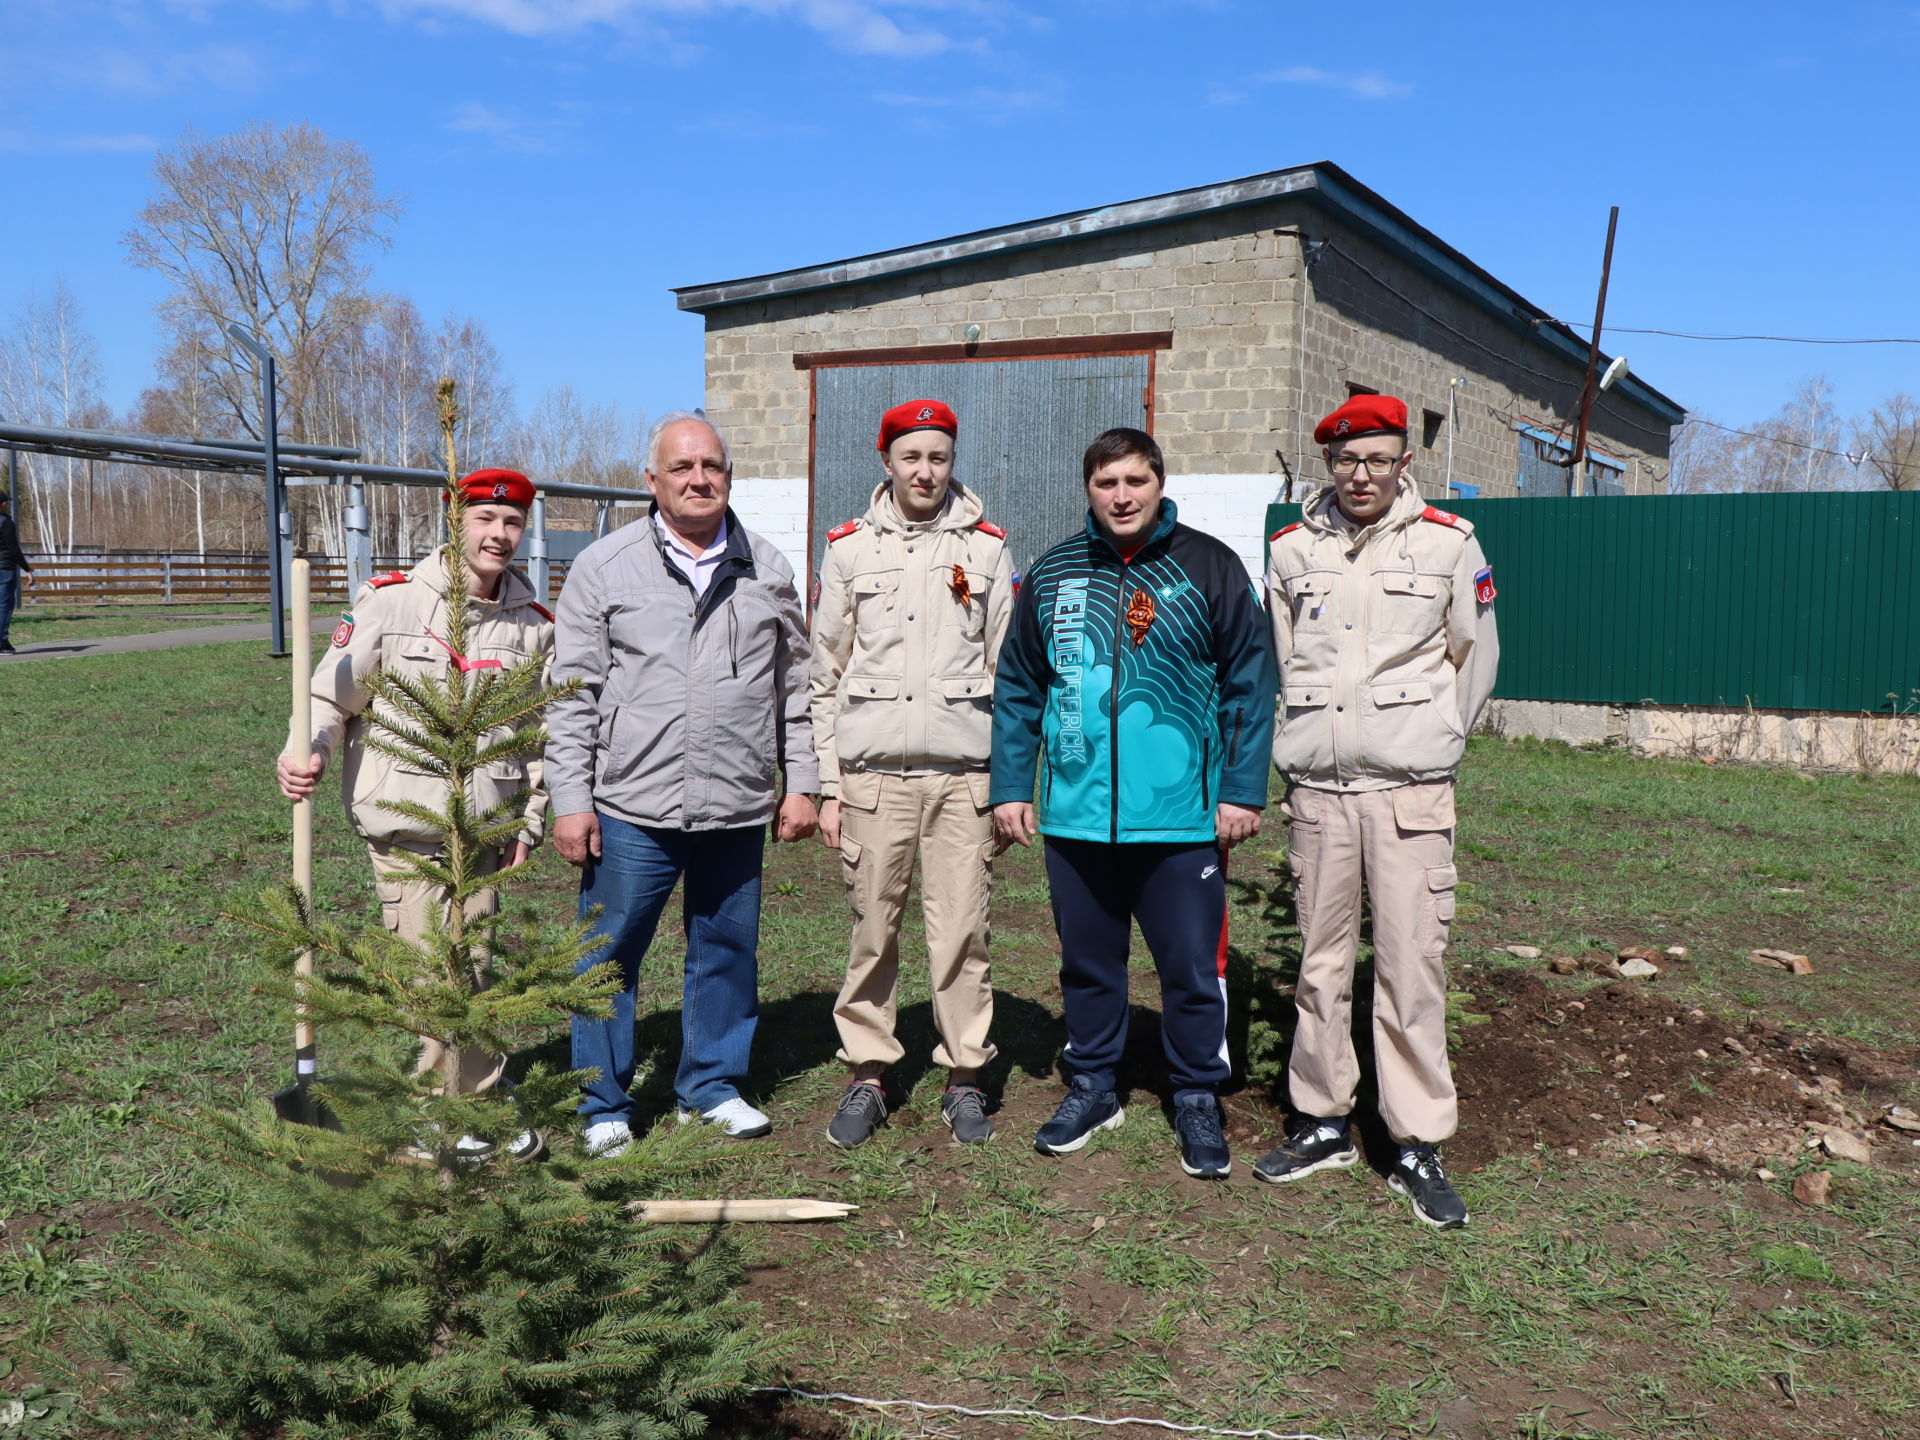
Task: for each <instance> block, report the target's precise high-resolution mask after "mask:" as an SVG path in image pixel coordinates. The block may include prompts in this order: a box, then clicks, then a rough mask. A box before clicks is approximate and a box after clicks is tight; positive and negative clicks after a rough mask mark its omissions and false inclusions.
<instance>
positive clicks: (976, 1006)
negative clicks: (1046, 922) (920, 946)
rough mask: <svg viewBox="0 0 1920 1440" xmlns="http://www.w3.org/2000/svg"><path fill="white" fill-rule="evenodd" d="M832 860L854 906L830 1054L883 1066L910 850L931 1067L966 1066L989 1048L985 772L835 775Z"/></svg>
mask: <svg viewBox="0 0 1920 1440" xmlns="http://www.w3.org/2000/svg"><path fill="white" fill-rule="evenodd" d="M839 785H840V795H839V799H840V867H841V874H842V876H843V877H844V878H845V880H846V884H847V899H848V901H849V903H850V904H851V906H852V908H853V940H852V943H851V945H850V946H849V949H848V956H847V978H846V983H845V984H843V985H842V986H841V988H840V997H839V999H838V1000H836V1001H835V1002H834V1007H833V1021H834V1024H835V1026H836V1027H837V1028H838V1029H839V1032H840V1058H841V1059H842V1060H844V1061H845V1062H846V1063H847V1064H849V1065H855V1066H861V1065H872V1066H890V1065H894V1064H896V1063H898V1062H899V1060H900V1059H901V1058H902V1057H903V1056H904V1055H905V1054H906V1049H905V1047H904V1046H902V1045H901V1043H900V1042H899V1040H897V1039H895V1038H894V1021H895V1018H896V1014H897V1011H898V1004H899V1001H898V996H899V984H900V917H901V915H902V914H903V912H904V911H905V909H906V903H907V891H908V888H909V887H910V886H911V885H912V883H913V862H914V858H915V856H918V857H919V859H920V905H921V914H922V917H923V918H924V920H925V923H926V936H927V962H928V967H929V969H930V971H931V979H932V985H933V1022H934V1027H935V1029H937V1030H938V1031H939V1032H940V1044H939V1046H938V1047H937V1048H936V1049H935V1050H934V1052H933V1060H934V1063H935V1064H936V1065H944V1066H946V1067H947V1068H948V1069H957V1070H972V1069H978V1068H980V1067H981V1066H983V1065H985V1064H986V1063H987V1062H988V1061H989V1060H991V1059H993V1057H994V1056H995V1055H996V1054H998V1053H999V1052H998V1051H997V1050H996V1049H995V1047H994V1046H993V1045H992V1044H991V1043H990V1042H989V1041H988V1039H987V1032H988V1030H989V1029H990V1028H991V1027H992V1024H993V984H992V978H991V970H990V966H989V964H988V959H987V946H988V935H987V908H988V903H989V896H990V894H991V890H992V885H993V812H992V810H991V808H990V807H989V806H988V804H987V789H988V777H987V775H986V773H985V772H984V771H974V772H971V773H968V774H960V775H949V774H914V775H880V774H873V773H867V772H857V771H842V772H841V775H840V782H839Z"/></svg>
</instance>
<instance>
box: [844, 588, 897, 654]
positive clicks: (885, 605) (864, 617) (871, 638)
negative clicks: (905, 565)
mask: <svg viewBox="0 0 1920 1440" xmlns="http://www.w3.org/2000/svg"><path fill="white" fill-rule="evenodd" d="M847 590H848V593H849V594H850V595H852V597H853V626H854V634H855V635H856V637H857V638H858V639H859V640H860V641H861V643H863V644H872V643H873V642H875V641H877V640H879V639H881V638H882V637H883V636H886V635H889V634H891V633H893V632H894V631H896V630H898V629H899V628H900V572H899V571H898V570H869V571H868V572H867V573H866V574H864V575H856V576H854V577H853V580H852V581H851V583H850V584H849V585H848V586H847Z"/></svg>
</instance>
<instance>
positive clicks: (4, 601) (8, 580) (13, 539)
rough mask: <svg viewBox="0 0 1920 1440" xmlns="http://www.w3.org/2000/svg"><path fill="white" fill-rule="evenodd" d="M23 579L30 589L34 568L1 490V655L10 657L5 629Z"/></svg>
mask: <svg viewBox="0 0 1920 1440" xmlns="http://www.w3.org/2000/svg"><path fill="white" fill-rule="evenodd" d="M22 576H25V577H26V581H27V585H28V586H29V587H31V586H32V585H33V565H32V564H31V562H29V561H28V559H27V552H26V551H24V550H22V549H21V548H20V527H19V526H18V525H16V524H14V523H13V496H12V495H11V494H9V493H8V492H7V491H5V490H0V655H11V654H13V642H12V641H11V640H9V639H7V627H8V626H10V625H11V624H12V623H13V607H14V606H15V605H17V604H18V603H19V601H20V578H21V577H22Z"/></svg>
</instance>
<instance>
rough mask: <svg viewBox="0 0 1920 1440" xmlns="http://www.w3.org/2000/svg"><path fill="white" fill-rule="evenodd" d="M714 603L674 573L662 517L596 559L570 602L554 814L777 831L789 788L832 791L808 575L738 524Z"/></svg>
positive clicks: (560, 663) (551, 762)
mask: <svg viewBox="0 0 1920 1440" xmlns="http://www.w3.org/2000/svg"><path fill="white" fill-rule="evenodd" d="M727 536H728V540H727V551H726V554H725V556H723V557H722V559H721V561H720V563H719V567H718V569H717V570H716V572H715V574H714V576H713V580H712V582H711V583H710V584H709V585H708V586H707V593H706V594H705V595H704V596H701V597H700V598H699V600H698V601H697V602H696V600H695V598H694V593H693V586H692V584H691V583H690V582H689V581H688V580H687V578H686V576H684V575H683V574H681V573H680V571H679V570H678V569H677V568H676V567H675V566H674V564H673V562H672V561H670V560H668V559H667V556H666V553H665V550H664V549H663V548H662V541H661V539H660V534H659V528H658V527H657V526H656V525H655V524H654V523H653V517H652V514H651V512H649V514H648V515H647V516H646V517H645V518H644V519H641V520H637V521H635V522H633V523H632V524H630V525H626V526H624V527H622V528H621V529H619V530H617V531H615V532H614V533H613V534H611V535H608V536H606V537H605V538H604V539H601V540H596V541H595V542H594V543H593V544H592V545H589V546H588V547H587V548H586V549H585V550H584V551H582V552H581V555H580V558H579V559H578V560H576V561H574V563H573V569H572V570H571V571H570V572H569V573H568V575H567V583H566V584H565V585H564V586H563V587H562V588H561V591H560V601H559V614H558V616H557V617H556V622H555V626H554V657H553V683H554V684H556V685H564V684H565V683H566V682H568V681H569V680H578V681H579V682H580V689H578V690H576V691H574V692H573V693H572V694H570V695H564V696H562V697H561V698H560V699H558V700H556V701H554V703H553V704H552V706H551V707H549V709H548V711H547V753H546V762H547V763H546V779H547V785H548V789H549V792H550V793H551V794H552V796H553V813H554V814H555V815H556V816H560V815H579V814H584V813H585V812H587V811H600V812H602V813H605V814H608V815H612V816H614V817H615V818H616V819H620V820H625V821H627V822H628V823H629V824H633V825H645V826H649V827H652V828H655V829H672V830H726V829H733V828H737V827H741V826H747V825H764V824H766V823H767V822H768V821H769V820H771V819H772V818H773V813H774V809H775V806H776V804H777V801H778V794H777V786H776V777H777V776H778V775H779V774H780V772H782V771H784V773H785V777H786V788H787V790H788V791H789V792H792V793H797V794H811V793H813V792H814V791H817V790H818V789H819V788H820V781H819V767H818V764H817V762H816V761H815V759H814V754H813V727H812V725H811V723H810V722H809V720H808V715H807V711H808V701H809V691H808V684H807V676H808V666H809V661H810V658H811V657H810V652H809V650H808V646H807V624H806V617H805V615H804V613H803V612H802V610H801V608H800V593H799V591H798V590H796V589H795V588H794V583H793V570H792V567H791V566H789V565H788V564H787V562H786V559H785V557H784V556H782V555H781V554H780V552H779V551H778V550H776V549H774V548H773V546H771V545H769V544H768V543H767V542H766V541H765V540H763V539H761V538H760V537H759V536H758V535H755V534H753V533H751V532H750V531H749V530H748V529H747V528H746V526H744V525H742V524H741V523H740V520H739V518H738V517H737V516H736V515H735V514H734V513H733V511H732V510H731V509H729V510H728V511H727Z"/></svg>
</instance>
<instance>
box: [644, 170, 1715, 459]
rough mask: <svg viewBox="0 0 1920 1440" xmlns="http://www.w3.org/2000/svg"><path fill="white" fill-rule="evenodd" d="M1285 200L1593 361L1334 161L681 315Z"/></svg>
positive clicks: (1669, 407)
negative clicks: (1335, 220) (1325, 215)
mask: <svg viewBox="0 0 1920 1440" xmlns="http://www.w3.org/2000/svg"><path fill="white" fill-rule="evenodd" d="M1285 195H1297V196H1299V197H1300V198H1301V199H1302V200H1304V201H1306V202H1308V203H1311V204H1313V205H1315V206H1316V207H1318V208H1321V209H1324V210H1327V211H1329V212H1331V213H1333V214H1336V215H1338V216H1339V218H1340V219H1341V220H1342V221H1343V222H1344V223H1345V224H1347V225H1349V226H1351V227H1353V228H1355V229H1357V230H1359V231H1361V232H1362V233H1364V234H1366V235H1367V236H1368V237H1369V238H1370V239H1372V240H1373V241H1374V242H1375V243H1377V244H1379V245H1381V246H1382V247H1383V248H1385V249H1387V250H1389V251H1391V252H1392V253H1394V254H1395V255H1396V256H1398V257H1399V258H1401V259H1403V260H1405V261H1407V262H1408V263H1410V264H1412V265H1413V266H1414V267H1415V268H1416V269H1418V270H1420V271H1421V272H1422V273H1424V274H1426V275H1428V276H1429V277H1431V278H1433V279H1435V280H1437V281H1440V282H1441V283H1443V284H1445V285H1446V286H1447V288H1449V289H1451V290H1453V291H1455V292H1456V293H1458V294H1460V295H1462V296H1464V297H1465V298H1466V299H1468V300H1470V301H1472V302H1473V303H1474V304H1476V305H1478V306H1479V307H1481V308H1482V309H1483V310H1485V311H1487V312H1488V313H1490V314H1492V315H1493V316H1494V317H1495V318H1497V319H1498V320H1500V321H1501V322H1502V323H1503V324H1504V325H1506V326H1507V327H1508V328H1510V329H1511V330H1513V331H1515V332H1516V333H1517V334H1518V335H1519V336H1520V337H1522V338H1524V339H1527V340H1531V341H1532V342H1534V343H1535V344H1537V345H1539V346H1541V347H1542V348H1544V349H1546V350H1548V351H1550V352H1553V353H1554V354H1556V355H1557V356H1558V357H1559V358H1561V359H1563V360H1568V361H1572V362H1574V363H1576V364H1578V365H1581V366H1584V365H1585V363H1586V358H1587V342H1586V341H1584V340H1582V339H1581V338H1580V337H1579V336H1578V335H1576V334H1575V333H1574V332H1573V330H1572V329H1571V328H1569V327H1568V326H1567V325H1565V324H1564V323H1562V322H1561V321H1559V320H1556V319H1555V318H1553V316H1552V315H1551V314H1549V313H1548V312H1547V311H1545V310H1542V309H1541V308H1540V307H1539V306H1538V305H1535V304H1533V303H1532V302H1531V301H1529V300H1528V299H1527V298H1526V297H1525V296H1523V295H1521V294H1520V293H1519V292H1518V291H1517V290H1515V289H1513V288H1512V287H1511V286H1509V285H1507V284H1505V283H1504V282H1502V281H1500V280H1499V279H1497V278H1495V276H1494V275H1492V274H1491V273H1490V272H1489V271H1487V270H1485V269H1483V268H1482V267H1481V266H1479V265H1477V264H1475V263H1474V262H1473V261H1472V260H1470V259H1468V258H1467V257H1466V256H1465V255H1464V254H1462V253H1461V252H1460V251H1458V250H1456V249H1454V247H1453V246H1451V245H1449V244H1447V243H1446V242H1445V241H1444V240H1442V239H1441V238H1440V237H1439V236H1437V235H1435V234H1434V233H1433V232H1432V231H1430V230H1428V229H1426V228H1425V227H1424V226H1422V225H1421V224H1419V223H1418V222H1417V221H1415V220H1414V219H1413V217H1412V216H1410V215H1408V214H1407V213H1406V212H1405V211H1403V210H1400V209H1399V208H1398V207H1396V206H1394V205H1392V204H1391V203H1389V202H1388V201H1387V200H1386V199H1385V198H1384V197H1382V196H1380V195H1379V194H1377V193H1376V192H1374V191H1372V190H1370V189H1368V188H1367V187H1366V186H1364V185H1362V184H1361V183H1360V182H1359V181H1357V180H1355V179H1354V178H1353V177H1352V176H1350V175H1348V174H1347V173H1346V172H1345V171H1344V170H1342V169H1341V168H1340V167H1339V166H1337V165H1334V164H1332V163H1331V162H1328V161H1319V162H1317V163H1315V164H1311V165H1300V166H1295V167H1293V168H1292V169H1288V170H1272V171H1268V172H1267V173H1266V174H1263V175H1250V176H1247V177H1245V178H1244V179H1240V180H1229V181H1225V182H1223V183H1221V184H1218V185H1203V186H1198V187H1196V188H1194V189H1191V190H1175V191H1172V192H1169V193H1168V194H1164V195H1150V196H1147V197H1146V198H1144V199H1140V200H1128V201H1124V202H1122V203H1120V204H1117V205H1102V206H1099V207H1097V208H1095V209H1091V210H1076V211H1073V212H1071V213H1069V214H1065V215H1054V216H1049V217H1047V218H1046V219H1042V220H1028V221H1023V222H1021V223H1019V224H1015V225H1003V226H999V227H998V228H995V229H992V230H976V231H973V232H971V233H969V234H965V235H956V236H952V237H949V238H948V239H944V240H934V241H929V242H927V243H925V244H920V245H908V246H902V247H901V248H899V249H895V250H882V251H878V252H876V253H874V254H871V255H860V256H855V257H854V258H852V259H848V260H836V261H834V262H832V263H831V264H827V265H812V266H806V267H803V268H800V269H795V270H781V271H778V272H775V273H773V274H769V275H754V276H748V277H746V278H744V279H739V280H722V281H718V282H715V283H713V284H707V285H687V286H681V287H677V288H675V290H674V292H673V293H674V297H675V303H676V304H677V305H678V306H679V308H680V309H682V310H691V311H695V312H699V313H705V312H706V311H709V310H717V309H720V308H722V307H725V306H728V305H738V304H743V303H747V302H750V301H754V300H768V299H772V298H775V297H777V296H789V295H799V294H805V293H807V292H809V291H820V290H831V289H837V288H839V287H841V286H845V285H855V284H859V283H861V282H863V281H869V280H876V279H880V278H883V277H887V276H896V275H908V274H912V273H914V272H916V271H922V270H933V269H937V268H939V267H941V266H944V265H952V264H956V263H960V262H964V261H968V260H974V259H980V258H983V257H985V256H989V255H1007V254H1016V253H1018V252H1020V251H1024V250H1033V249H1037V248H1039V247H1042V246H1046V245H1056V244H1060V243H1062V242H1065V241H1068V240H1074V239H1078V238H1080V237H1082V236H1087V235H1097V234H1114V233H1119V232H1123V231H1127V230H1137V229H1141V228H1143V227H1146V226H1150V225H1162V224H1166V223H1168V222H1170V221H1174V220H1179V219H1183V218H1185V217H1187V216H1190V215H1198V214H1202V213H1206V212H1211V211H1218V210H1228V209H1237V208H1239V207H1242V206H1247V205H1257V204H1260V203H1262V202H1264V201H1268V200H1273V199H1277V198H1279V197H1281V196H1285ZM1603 363H1604V357H1603ZM1613 393H1615V394H1616V395H1618V396H1620V397H1621V398H1623V399H1624V398H1631V399H1632V400H1634V401H1635V402H1636V403H1638V404H1640V405H1641V406H1643V407H1645V408H1646V409H1647V410H1649V411H1651V412H1652V413H1653V414H1655V415H1657V416H1659V417H1660V418H1661V419H1663V420H1665V421H1666V422H1667V423H1668V424H1673V425H1677V424H1679V423H1680V421H1681V420H1682V419H1684V418H1685V414H1686V412H1685V410H1684V408H1683V407H1682V406H1680V405H1679V404H1678V403H1676V402H1675V401H1674V400H1672V399H1671V398H1669V397H1668V396H1666V395H1664V394H1662V393H1661V392H1660V391H1658V390H1656V389H1654V388H1653V387H1652V386H1651V385H1649V384H1647V383H1646V382H1645V381H1643V380H1641V379H1640V378H1639V377H1638V376H1635V375H1628V376H1627V377H1625V378H1624V379H1623V380H1622V381H1621V382H1620V383H1619V384H1618V385H1617V386H1616V387H1615V389H1614V392H1613Z"/></svg>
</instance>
